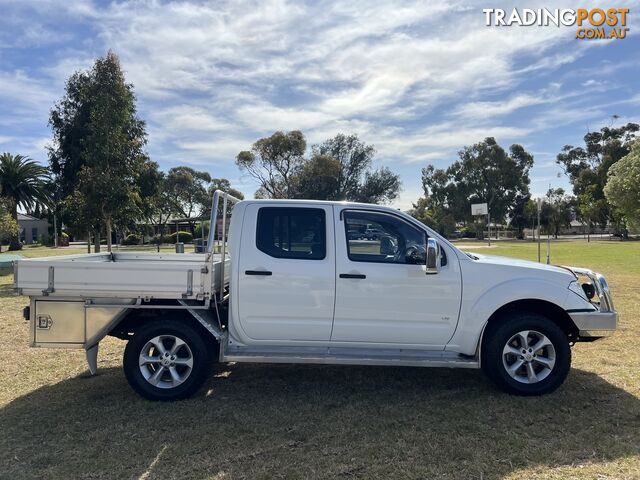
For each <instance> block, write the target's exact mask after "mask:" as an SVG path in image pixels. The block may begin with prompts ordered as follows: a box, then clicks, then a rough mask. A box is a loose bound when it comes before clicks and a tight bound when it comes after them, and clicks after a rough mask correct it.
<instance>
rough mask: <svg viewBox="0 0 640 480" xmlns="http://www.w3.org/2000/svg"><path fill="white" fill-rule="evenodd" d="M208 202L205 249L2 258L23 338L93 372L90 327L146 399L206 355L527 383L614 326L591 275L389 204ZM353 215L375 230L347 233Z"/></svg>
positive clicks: (203, 377)
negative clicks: (118, 344) (459, 242)
mask: <svg viewBox="0 0 640 480" xmlns="http://www.w3.org/2000/svg"><path fill="white" fill-rule="evenodd" d="M211 211H212V214H211V216H212V218H211V225H212V227H213V228H211V232H210V236H209V240H208V242H207V245H208V250H207V252H206V253H200V254H197V253H194V254H169V255H166V254H155V253H98V254H86V255H76V256H66V257H49V258H42V259H25V260H18V261H17V262H16V263H15V267H14V268H15V287H16V288H17V289H18V291H19V292H21V293H22V294H24V295H29V296H30V297H31V298H30V305H29V306H28V307H26V308H25V318H26V319H27V320H28V321H29V322H30V340H31V344H32V346H35V347H72V348H83V349H85V350H86V356H87V361H88V364H89V370H90V371H91V373H95V372H96V369H97V355H98V345H99V342H100V340H102V339H103V338H104V337H105V336H106V335H111V336H115V337H117V338H120V339H123V340H126V341H127V345H126V347H125V350H124V359H123V365H124V375H125V376H126V378H127V380H128V382H129V384H130V385H131V387H132V388H133V389H134V390H135V391H136V392H138V393H139V394H140V395H142V396H144V397H146V398H148V399H153V400H174V399H180V398H186V397H189V396H191V395H193V394H194V393H195V392H197V391H198V390H199V389H200V387H201V386H202V385H203V384H204V383H205V381H207V379H208V377H209V373H210V371H211V367H212V365H213V364H214V363H215V362H216V361H217V362H263V363H315V364H341V365H393V366H400V365H402V366H413V367H454V368H476V369H478V368H481V369H482V370H483V371H484V372H486V374H487V376H488V377H489V379H490V380H492V381H493V383H495V384H496V385H497V386H498V387H499V388H501V389H502V390H505V391H506V392H509V393H512V394H519V395H540V394H544V393H547V392H551V391H553V390H555V389H556V388H558V387H559V386H560V385H561V384H562V383H563V381H564V380H565V378H566V376H567V374H568V372H569V369H570V364H571V347H572V346H573V345H574V344H575V343H576V342H581V341H592V340H595V339H598V338H601V337H604V336H606V335H608V334H610V333H612V332H613V331H614V330H615V329H616V326H617V314H616V311H615V309H614V306H613V302H612V298H611V293H610V291H609V286H608V285H607V281H606V280H605V278H604V277H603V276H602V275H600V274H598V273H594V272H592V271H590V270H587V269H583V268H573V267H559V266H550V265H543V264H539V263H534V262H527V261H521V260H515V259H509V258H501V257H495V256H489V255H480V254H471V253H464V252H462V251H461V250H459V249H458V248H456V247H455V246H454V245H453V244H451V243H450V242H448V241H447V240H446V239H445V238H443V237H441V236H440V235H438V234H437V233H436V232H434V231H433V230H431V229H430V228H428V227H426V226H425V225H423V224H422V223H420V222H418V221H417V220H415V219H414V218H412V217H411V216H409V215H407V214H405V213H402V212H400V211H398V210H395V209H393V208H389V207H383V206H378V205H368V204H359V203H346V202H326V201H314V200H247V201H239V200H237V199H235V198H233V197H231V196H230V195H228V194H226V193H224V192H220V191H218V192H215V194H214V197H213V204H212V210H211ZM364 225H368V228H375V229H376V230H379V231H380V232H381V233H380V235H378V236H377V240H375V241H371V240H366V239H359V238H356V237H354V236H353V235H349V232H350V231H360V230H361V229H362V227H363V226H364ZM227 230H228V231H227Z"/></svg>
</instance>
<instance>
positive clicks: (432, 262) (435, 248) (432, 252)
mask: <svg viewBox="0 0 640 480" xmlns="http://www.w3.org/2000/svg"><path fill="white" fill-rule="evenodd" d="M440 265H441V259H440V245H438V241H437V240H436V239H435V238H429V239H428V240H427V270H426V273H427V275H433V274H436V273H439V272H440Z"/></svg>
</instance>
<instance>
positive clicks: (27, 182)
mask: <svg viewBox="0 0 640 480" xmlns="http://www.w3.org/2000/svg"><path fill="white" fill-rule="evenodd" d="M49 191H50V189H49V170H48V169H47V168H46V167H43V166H42V165H40V164H39V163H37V162H36V161H35V160H32V159H31V158H29V157H25V156H23V155H12V154H10V153H3V154H2V155H0V195H2V196H3V197H4V198H6V199H7V200H8V203H9V207H10V210H11V215H12V216H13V219H14V220H16V221H18V207H19V206H20V207H22V208H24V209H25V210H32V209H33V208H35V206H36V205H38V204H44V205H46V204H48V203H49V201H50V199H51V196H50V193H49ZM20 248H21V245H20V241H19V238H18V236H17V235H14V236H12V237H11V244H10V245H9V250H19V249H20Z"/></svg>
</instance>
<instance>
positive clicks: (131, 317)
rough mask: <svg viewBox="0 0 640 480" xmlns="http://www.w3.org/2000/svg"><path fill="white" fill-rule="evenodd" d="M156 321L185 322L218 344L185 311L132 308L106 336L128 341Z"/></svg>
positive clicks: (216, 339) (207, 330)
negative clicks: (141, 329) (145, 326)
mask: <svg viewBox="0 0 640 480" xmlns="http://www.w3.org/2000/svg"><path fill="white" fill-rule="evenodd" d="M158 320H173V321H178V322H185V323H187V324H189V325H191V326H192V327H194V328H196V329H197V330H198V331H199V332H200V333H201V334H202V336H203V337H205V338H206V337H211V339H213V340H215V341H216V342H218V338H216V336H215V335H214V333H212V332H211V331H210V330H209V329H207V328H206V327H205V326H204V325H203V324H202V321H201V320H199V319H198V318H197V317H196V316H195V315H194V314H193V313H191V311H190V310H187V309H162V308H149V309H145V308H140V309H133V308H132V309H129V311H128V312H127V314H126V315H125V316H124V317H123V318H122V320H120V322H118V323H117V324H116V325H114V326H113V327H112V328H111V330H110V331H109V332H108V333H107V335H110V336H112V337H117V338H120V339H121V340H129V339H130V338H131V337H132V336H133V335H135V334H136V331H138V330H139V329H140V328H141V327H142V326H144V325H147V324H148V323H150V322H154V321H158Z"/></svg>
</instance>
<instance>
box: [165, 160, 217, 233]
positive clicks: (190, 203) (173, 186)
mask: <svg viewBox="0 0 640 480" xmlns="http://www.w3.org/2000/svg"><path fill="white" fill-rule="evenodd" d="M210 183H211V175H209V174H208V173H207V172H201V171H197V170H194V169H193V168H191V167H174V168H172V169H171V170H169V173H168V174H167V180H166V183H165V188H166V191H167V198H168V199H169V201H170V203H171V205H172V207H173V210H174V212H175V213H177V214H178V215H180V216H181V217H183V218H185V219H193V218H198V217H200V216H201V215H203V214H206V212H207V210H208V209H209V208H210V206H209V202H210V196H209V190H208V189H209V184H210ZM188 223H189V228H190V231H191V234H192V235H193V233H194V227H195V220H188Z"/></svg>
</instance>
